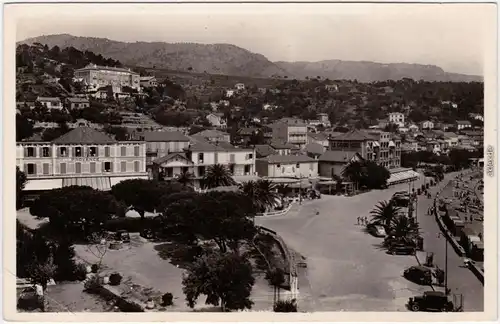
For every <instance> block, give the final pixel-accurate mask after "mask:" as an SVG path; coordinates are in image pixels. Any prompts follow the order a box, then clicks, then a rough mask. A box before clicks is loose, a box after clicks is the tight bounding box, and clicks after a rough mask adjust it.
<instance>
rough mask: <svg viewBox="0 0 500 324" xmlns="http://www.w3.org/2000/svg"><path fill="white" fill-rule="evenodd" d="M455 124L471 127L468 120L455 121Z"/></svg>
mask: <svg viewBox="0 0 500 324" xmlns="http://www.w3.org/2000/svg"><path fill="white" fill-rule="evenodd" d="M457 124H462V125H471V122H470V121H468V120H457Z"/></svg>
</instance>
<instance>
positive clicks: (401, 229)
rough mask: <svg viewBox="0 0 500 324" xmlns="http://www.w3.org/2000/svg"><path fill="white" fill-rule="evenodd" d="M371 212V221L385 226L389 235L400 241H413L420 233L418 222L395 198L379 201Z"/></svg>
mask: <svg viewBox="0 0 500 324" xmlns="http://www.w3.org/2000/svg"><path fill="white" fill-rule="evenodd" d="M410 210H411V208H410ZM370 214H371V217H372V218H371V223H372V224H376V225H381V226H383V227H384V228H385V231H386V233H387V235H388V236H389V237H392V238H393V239H395V240H396V241H398V242H405V243H412V241H413V239H414V238H415V237H416V236H418V234H419V225H418V222H417V221H416V220H415V219H414V218H413V217H411V216H410V215H409V213H404V212H402V210H401V208H400V207H398V206H397V205H396V204H395V203H394V201H393V200H390V201H381V202H379V203H378V205H376V206H375V208H374V209H373V210H372V211H371V213H370Z"/></svg>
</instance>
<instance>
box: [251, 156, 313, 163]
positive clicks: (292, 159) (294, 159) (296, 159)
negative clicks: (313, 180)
mask: <svg viewBox="0 0 500 324" xmlns="http://www.w3.org/2000/svg"><path fill="white" fill-rule="evenodd" d="M259 160H261V161H267V162H268V163H271V164H278V163H308V162H316V161H317V160H315V159H313V158H311V157H309V156H307V155H279V154H273V155H269V156H267V157H265V158H262V159H259Z"/></svg>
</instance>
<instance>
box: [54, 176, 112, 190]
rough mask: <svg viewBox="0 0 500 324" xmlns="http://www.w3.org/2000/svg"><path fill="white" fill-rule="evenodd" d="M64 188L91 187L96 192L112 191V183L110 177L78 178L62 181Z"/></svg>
mask: <svg viewBox="0 0 500 324" xmlns="http://www.w3.org/2000/svg"><path fill="white" fill-rule="evenodd" d="M62 186H63V187H69V186H89V187H91V188H94V189H96V190H103V191H107V190H111V181H110V178H109V177H78V178H65V179H62Z"/></svg>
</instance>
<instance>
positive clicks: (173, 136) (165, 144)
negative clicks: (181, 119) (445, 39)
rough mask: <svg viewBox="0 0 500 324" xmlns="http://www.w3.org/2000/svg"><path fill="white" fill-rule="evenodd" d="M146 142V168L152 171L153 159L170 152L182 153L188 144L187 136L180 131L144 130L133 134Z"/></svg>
mask: <svg viewBox="0 0 500 324" xmlns="http://www.w3.org/2000/svg"><path fill="white" fill-rule="evenodd" d="M135 139H137V140H140V141H144V142H146V168H147V170H148V172H152V165H153V161H154V160H156V159H158V158H160V157H162V156H165V155H168V154H170V153H182V152H184V149H185V148H187V147H188V146H189V141H190V139H189V137H187V136H186V135H184V134H182V133H181V132H175V131H174V132H168V131H146V132H142V133H138V134H137V135H135Z"/></svg>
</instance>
